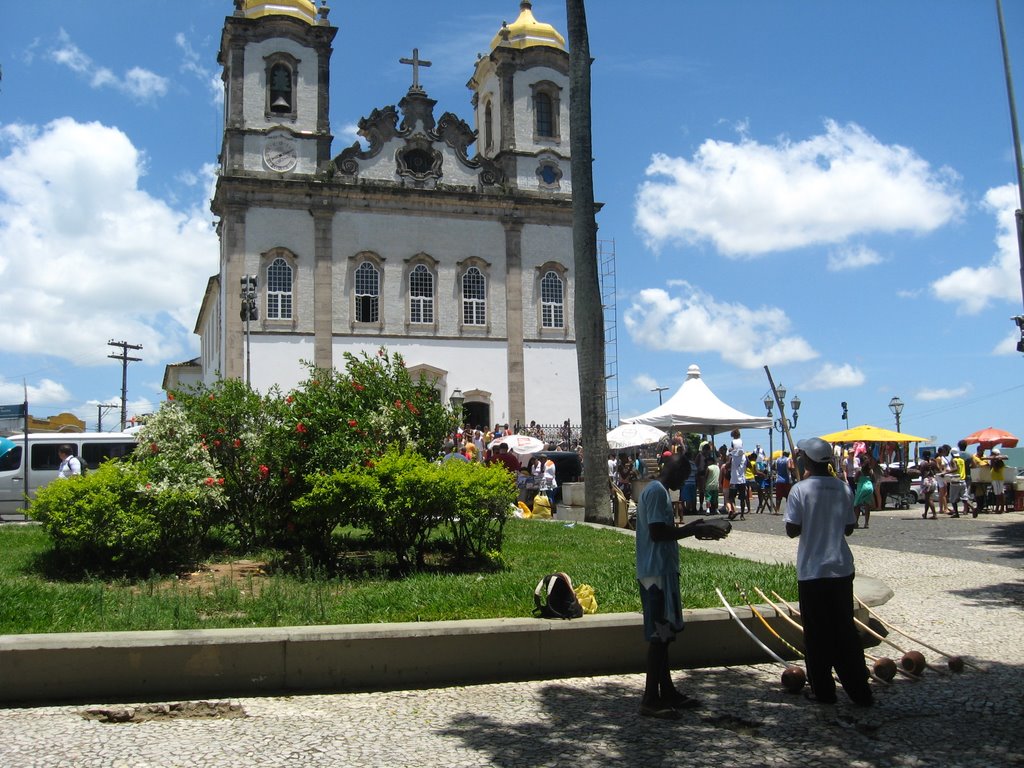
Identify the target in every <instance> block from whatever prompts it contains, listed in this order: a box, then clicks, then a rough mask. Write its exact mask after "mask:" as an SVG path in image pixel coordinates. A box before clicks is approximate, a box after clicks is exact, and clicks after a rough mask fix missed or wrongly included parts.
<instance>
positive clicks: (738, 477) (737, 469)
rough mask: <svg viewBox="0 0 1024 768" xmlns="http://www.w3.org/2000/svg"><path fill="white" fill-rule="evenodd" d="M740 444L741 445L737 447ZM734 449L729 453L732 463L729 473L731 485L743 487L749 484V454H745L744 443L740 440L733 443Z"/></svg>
mask: <svg viewBox="0 0 1024 768" xmlns="http://www.w3.org/2000/svg"><path fill="white" fill-rule="evenodd" d="M736 443H739V445H736ZM732 444H733V445H732V449H731V450H730V451H729V458H730V459H731V461H732V464H731V465H730V471H729V485H743V484H744V483H746V482H747V454H745V453H744V452H743V443H742V442H740V441H739V440H733V441H732Z"/></svg>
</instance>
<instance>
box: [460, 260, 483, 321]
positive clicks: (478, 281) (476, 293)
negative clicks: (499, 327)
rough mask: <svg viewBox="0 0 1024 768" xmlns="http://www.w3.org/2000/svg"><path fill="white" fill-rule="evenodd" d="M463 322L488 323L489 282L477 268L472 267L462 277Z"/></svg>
mask: <svg viewBox="0 0 1024 768" xmlns="http://www.w3.org/2000/svg"><path fill="white" fill-rule="evenodd" d="M462 322H463V324H464V325H484V324H486V323H487V282H486V279H485V278H484V276H483V274H482V273H481V272H480V270H479V269H478V268H477V267H470V268H469V269H467V270H466V272H465V274H464V275H463V276H462Z"/></svg>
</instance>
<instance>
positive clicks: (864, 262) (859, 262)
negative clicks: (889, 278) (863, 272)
mask: <svg viewBox="0 0 1024 768" xmlns="http://www.w3.org/2000/svg"><path fill="white" fill-rule="evenodd" d="M881 263H882V257H881V256H879V255H878V252H877V251H874V250H872V249H871V248H868V247H867V246H864V245H858V246H853V247H843V248H837V249H836V250H834V251H832V252H830V253H829V255H828V269H829V271H830V272H843V271H845V270H848V269H863V268H864V267H870V266H873V265H875V264H881Z"/></svg>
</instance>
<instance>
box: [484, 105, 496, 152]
mask: <svg viewBox="0 0 1024 768" xmlns="http://www.w3.org/2000/svg"><path fill="white" fill-rule="evenodd" d="M492 149H494V121H493V115H492V114H491V102H489V101H488V102H487V106H485V107H484V150H485V151H487V152H490V151H491V150H492Z"/></svg>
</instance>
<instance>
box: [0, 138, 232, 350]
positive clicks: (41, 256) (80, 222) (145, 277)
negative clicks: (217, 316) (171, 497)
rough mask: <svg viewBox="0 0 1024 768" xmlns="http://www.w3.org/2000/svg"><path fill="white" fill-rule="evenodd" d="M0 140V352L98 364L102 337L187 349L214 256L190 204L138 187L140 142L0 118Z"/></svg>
mask: <svg viewBox="0 0 1024 768" xmlns="http://www.w3.org/2000/svg"><path fill="white" fill-rule="evenodd" d="M5 145H6V146H5ZM0 148H6V149H9V151H8V152H7V153H6V154H4V155H0V306H2V307H4V315H5V322H6V327H5V330H4V333H3V334H0V350H3V351H7V352H14V353H24V354H39V353H45V354H48V355H52V356H55V357H59V358H63V359H66V360H70V361H72V362H74V363H77V364H100V363H103V364H107V363H109V360H107V354H108V353H110V352H111V349H110V348H109V347H108V346H107V341H108V340H110V339H116V340H121V339H124V340H127V341H128V342H129V343H131V344H142V345H143V350H142V352H141V353H139V354H137V355H136V356H138V357H142V358H143V359H145V360H148V361H151V362H152V361H155V360H158V359H167V358H175V357H182V356H184V354H183V352H184V350H185V349H186V348H189V349H191V348H192V347H194V344H195V341H194V339H193V337H192V335H191V330H192V327H193V325H194V323H195V317H196V312H197V310H198V303H199V301H200V299H201V297H202V295H203V290H204V286H205V285H206V281H207V279H208V277H209V275H210V274H212V273H214V272H216V271H217V265H218V255H217V254H218V246H217V238H216V233H215V232H214V231H213V230H212V229H211V227H210V214H209V213H208V212H206V211H205V210H204V208H203V207H201V203H199V202H197V203H196V204H195V206H194V207H193V208H191V209H190V210H186V211H179V210H174V209H172V208H171V207H169V206H168V205H167V204H166V203H164V202H163V201H161V200H158V199H156V198H153V197H151V196H150V195H148V194H147V193H146V192H143V191H142V190H140V189H139V187H138V181H139V176H140V166H141V164H142V160H143V158H142V156H141V154H140V152H139V151H138V150H137V149H136V148H135V147H134V146H133V145H132V143H131V141H130V140H129V139H128V137H127V136H125V135H124V134H123V133H122V132H121V131H119V130H117V129H116V128H109V127H106V126H103V125H100V124H99V123H78V122H76V121H75V120H73V119H71V118H61V119H58V120H55V121H53V122H52V123H50V124H49V125H47V126H45V127H43V128H36V127H33V126H23V125H9V126H2V127H0ZM204 192H205V190H204ZM207 197H208V196H207V195H203V200H202V203H205V199H206V198H207ZM189 354H193V353H192V352H190V353H189Z"/></svg>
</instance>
